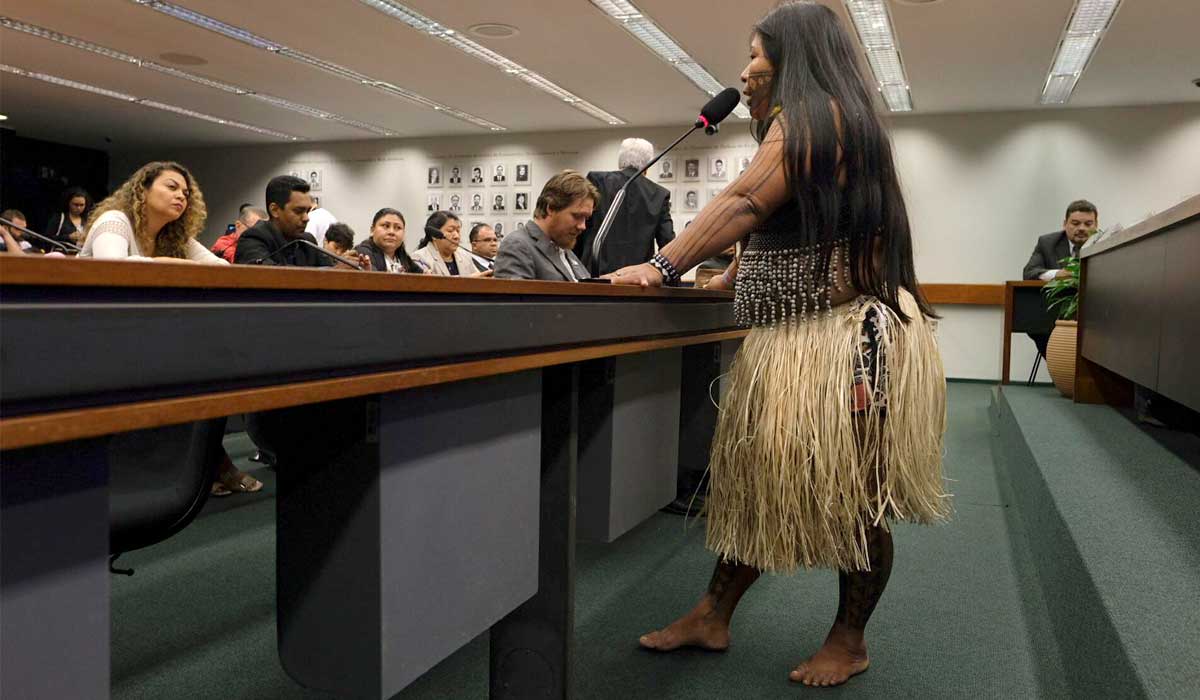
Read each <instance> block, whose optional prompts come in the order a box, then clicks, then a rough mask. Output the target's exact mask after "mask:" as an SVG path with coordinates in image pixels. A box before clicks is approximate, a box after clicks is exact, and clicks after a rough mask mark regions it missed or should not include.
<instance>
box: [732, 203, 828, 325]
mask: <svg viewBox="0 0 1200 700" xmlns="http://www.w3.org/2000/svg"><path fill="white" fill-rule="evenodd" d="M780 223H783V222H782V221H781V220H780V218H777V217H772V218H771V220H770V221H768V222H767V223H766V224H765V225H764V226H762V227H760V228H758V229H756V230H754V231H752V232H751V233H750V236H749V238H748V239H747V241H746V247H745V249H744V250H743V251H742V257H741V261H740V262H739V264H738V271H737V285H736V286H735V287H734V302H733V313H734V320H735V321H736V322H737V323H738V325H741V326H774V325H776V324H780V323H795V322H799V321H804V320H807V319H809V318H815V317H816V315H817V314H818V313H826V314H832V313H833V305H832V301H831V292H832V291H842V290H843V289H844V288H846V286H847V275H848V272H847V271H848V270H849V268H850V263H849V252H848V244H847V242H846V240H845V239H839V240H837V241H835V242H834V243H833V245H832V249H831V247H830V246H829V244H815V245H808V246H799V245H797V244H796V238H797V235H796V234H795V233H793V231H794V230H795V229H794V228H791V227H787V226H780V225H779V224H780ZM789 229H790V230H789ZM822 253H824V254H825V255H828V256H829V265H828V267H827V269H826V270H825V271H824V272H822V271H821V268H822V267H825V266H824V265H823V264H822V262H823V261H822V259H821V258H822ZM818 277H820V279H818Z"/></svg>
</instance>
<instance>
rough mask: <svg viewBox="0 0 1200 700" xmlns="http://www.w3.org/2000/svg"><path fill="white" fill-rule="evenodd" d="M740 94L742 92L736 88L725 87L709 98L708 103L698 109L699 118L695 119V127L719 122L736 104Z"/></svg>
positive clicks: (714, 124)
mask: <svg viewBox="0 0 1200 700" xmlns="http://www.w3.org/2000/svg"><path fill="white" fill-rule="evenodd" d="M741 95H742V93H740V92H738V89H737V88H725V89H724V90H722V91H721V92H719V93H717V96H716V97H714V98H712V99H711V100H709V101H708V104H706V105H704V108H703V109H701V110H700V118H699V119H697V120H696V126H697V128H699V127H705V128H707V127H710V126H716V125H717V124H720V123H721V122H722V121H724V119H725V117H728V116H729V115H730V114H731V113H732V112H733V110H734V109H735V108H736V107H737V106H738V102H740V101H741Z"/></svg>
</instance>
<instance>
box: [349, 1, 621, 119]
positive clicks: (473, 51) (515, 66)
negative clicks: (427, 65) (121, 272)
mask: <svg viewBox="0 0 1200 700" xmlns="http://www.w3.org/2000/svg"><path fill="white" fill-rule="evenodd" d="M359 2H361V3H363V4H364V5H367V6H369V7H372V8H374V9H376V10H379V11H380V12H382V13H383V14H385V15H387V16H389V17H392V18H394V19H398V20H400V21H401V22H404V23H405V24H407V25H408V26H410V27H412V28H413V29H416V30H417V31H419V32H421V33H423V34H428V35H429V36H432V37H434V38H435V39H438V40H440V41H444V42H446V43H447V44H450V45H451V46H453V47H454V48H456V49H458V50H459V51H462V52H463V53H465V54H467V55H468V56H471V57H472V58H475V59H478V60H480V61H483V62H484V63H486V64H488V65H490V66H493V67H495V68H498V69H500V70H501V71H503V72H504V73H505V74H507V75H512V76H516V77H517V78H518V79H520V80H523V81H525V82H526V83H528V84H529V85H531V86H533V87H535V88H537V89H538V90H541V91H543V92H546V93H549V94H550V95H552V96H554V97H556V98H558V99H560V100H562V101H563V102H566V103H567V104H569V105H571V106H572V107H574V108H575V109H578V110H579V111H581V112H583V113H584V114H587V115H588V116H590V117H594V118H596V119H599V120H600V121H603V122H606V123H608V124H613V125H618V124H624V123H625V121H624V120H623V119H621V118H620V117H618V116H616V115H613V114H611V113H609V112H606V111H604V110H603V109H601V108H599V107H597V106H596V105H594V104H592V103H590V102H588V101H587V100H584V99H582V98H580V97H578V96H576V95H574V94H573V93H571V92H569V91H568V90H566V89H564V88H562V87H560V86H558V85H556V84H554V83H553V82H551V81H550V80H548V79H547V78H545V77H543V76H542V75H539V74H538V73H536V72H534V71H532V70H530V69H528V68H526V67H525V66H522V65H521V64H519V63H516V62H515V61H511V60H509V59H507V58H505V57H504V56H501V55H500V54H498V53H496V52H495V51H492V50H491V49H489V48H487V47H485V46H483V45H482V44H480V43H478V42H475V41H472V40H471V39H468V38H467V37H465V36H463V35H462V34H461V33H460V32H457V31H455V30H453V29H450V28H449V27H445V26H443V25H441V24H438V23H437V22H436V21H434V20H432V19H430V18H429V17H426V16H425V15H423V14H421V13H420V12H417V11H416V10H414V9H412V8H410V7H407V6H405V5H402V4H400V3H399V2H396V1H395V0H359Z"/></svg>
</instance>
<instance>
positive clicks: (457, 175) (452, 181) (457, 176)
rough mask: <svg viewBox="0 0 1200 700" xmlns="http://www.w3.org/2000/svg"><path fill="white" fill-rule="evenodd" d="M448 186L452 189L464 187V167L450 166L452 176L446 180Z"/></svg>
mask: <svg viewBox="0 0 1200 700" xmlns="http://www.w3.org/2000/svg"><path fill="white" fill-rule="evenodd" d="M446 184H447V185H448V186H450V187H462V166H460V165H453V166H450V175H449V176H448V177H447V178H446Z"/></svg>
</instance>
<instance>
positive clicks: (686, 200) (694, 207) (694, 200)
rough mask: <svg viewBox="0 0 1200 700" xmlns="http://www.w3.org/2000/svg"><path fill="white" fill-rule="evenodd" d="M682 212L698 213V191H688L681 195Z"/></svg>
mask: <svg viewBox="0 0 1200 700" xmlns="http://www.w3.org/2000/svg"><path fill="white" fill-rule="evenodd" d="M683 210H684V211H700V190H698V189H689V190H687V191H686V192H684V193H683Z"/></svg>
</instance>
